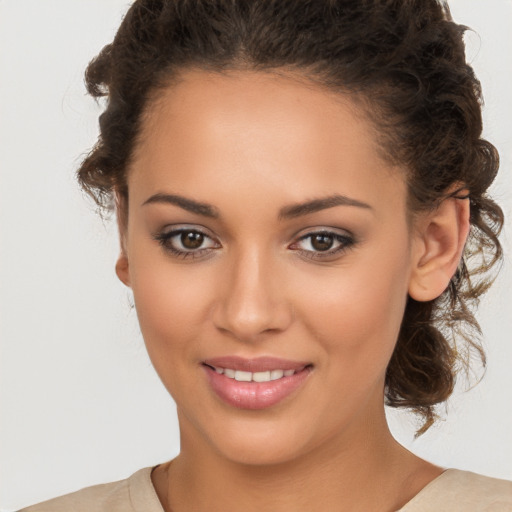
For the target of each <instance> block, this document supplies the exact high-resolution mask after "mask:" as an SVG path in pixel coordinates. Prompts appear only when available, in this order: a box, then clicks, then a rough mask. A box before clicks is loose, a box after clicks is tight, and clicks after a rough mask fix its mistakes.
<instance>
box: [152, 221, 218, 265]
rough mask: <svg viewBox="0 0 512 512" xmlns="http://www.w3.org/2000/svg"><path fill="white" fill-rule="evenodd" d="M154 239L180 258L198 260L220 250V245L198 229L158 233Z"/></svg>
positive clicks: (181, 229) (180, 229)
mask: <svg viewBox="0 0 512 512" xmlns="http://www.w3.org/2000/svg"><path fill="white" fill-rule="evenodd" d="M154 239H155V240H157V241H158V243H159V244H160V245H161V246H162V247H163V248H164V250H165V251H167V252H169V253H171V255H173V256H176V257H178V258H197V257H200V256H203V255H205V254H206V253H207V252H210V251H211V250H212V249H218V248H219V247H220V244H219V243H218V242H216V241H215V240H213V239H212V238H211V237H210V236H208V235H207V234H206V233H203V232H202V231H200V230H198V229H192V228H179V229H173V230H170V231H165V232H162V233H158V234H157V235H155V236H154Z"/></svg>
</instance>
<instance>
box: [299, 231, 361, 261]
mask: <svg viewBox="0 0 512 512" xmlns="http://www.w3.org/2000/svg"><path fill="white" fill-rule="evenodd" d="M353 244H354V240H353V239H352V238H351V237H350V236H348V235H342V234H340V233H334V232H331V231H319V232H316V233H308V234H307V235H305V236H303V237H301V238H300V239H299V241H298V242H296V243H294V244H293V245H292V247H291V248H292V249H296V250H299V251H301V252H303V253H309V254H310V257H311V256H312V257H316V258H318V257H323V256H330V255H333V254H337V253H338V252H341V251H344V250H346V249H348V248H349V247H350V246H351V245H353Z"/></svg>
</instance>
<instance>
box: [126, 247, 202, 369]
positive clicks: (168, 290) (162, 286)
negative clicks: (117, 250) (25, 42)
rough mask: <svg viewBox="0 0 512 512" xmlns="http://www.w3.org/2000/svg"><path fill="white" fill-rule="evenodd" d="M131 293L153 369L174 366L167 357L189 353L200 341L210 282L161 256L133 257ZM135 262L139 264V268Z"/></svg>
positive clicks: (194, 270)
mask: <svg viewBox="0 0 512 512" xmlns="http://www.w3.org/2000/svg"><path fill="white" fill-rule="evenodd" d="M132 260H133V266H132V268H133V269H134V272H132V289H133V294H134V298H135V305H136V310H137V316H138V319H139V323H140V328H141V331H142V334H143V337H144V341H145V343H146V346H147V349H148V352H149V355H150V357H151V359H152V360H153V363H154V365H155V367H157V369H158V367H159V366H160V365H161V362H162V361H165V363H166V364H173V362H175V360H173V361H170V360H168V359H170V356H171V355H172V354H174V353H176V352H177V351H185V352H188V351H190V350H191V348H192V347H193V346H194V345H192V344H191V343H190V341H191V340H196V341H197V340H198V339H200V338H201V337H200V331H201V329H202V327H203V325H204V318H205V315H206V313H207V306H206V302H205V299H206V297H208V295H209V293H208V290H207V287H208V283H209V280H208V279H207V278H206V276H204V272H203V273H202V274H201V273H199V272H198V271H197V269H196V268H194V265H187V264H186V263H185V264H183V265H176V264H169V262H168V261H166V259H165V258H162V257H161V255H160V256H159V257H155V258H144V256H143V255H140V258H138V257H137V256H136V255H135V257H132ZM138 261H140V262H141V263H142V264H140V265H138V264H137V263H138Z"/></svg>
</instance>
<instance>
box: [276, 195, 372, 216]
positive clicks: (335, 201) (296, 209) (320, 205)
mask: <svg viewBox="0 0 512 512" xmlns="http://www.w3.org/2000/svg"><path fill="white" fill-rule="evenodd" d="M334 206H355V207H357V208H365V209H368V210H373V208H372V207H371V206H370V205H369V204H367V203H363V202H362V201H358V200H357V199H352V198H350V197H347V196H342V195H340V194H334V195H332V196H328V197H324V198H320V199H313V200H312V201H307V202H305V203H297V204H292V205H290V206H285V207H284V208H281V210H280V212H279V220H284V219H294V218H296V217H300V216H302V215H308V214H310V213H315V212H318V211H320V210H325V209H327V208H333V207H334Z"/></svg>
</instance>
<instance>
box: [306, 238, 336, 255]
mask: <svg viewBox="0 0 512 512" xmlns="http://www.w3.org/2000/svg"><path fill="white" fill-rule="evenodd" d="M333 243H334V240H333V237H332V236H330V235H315V236H314V237H313V240H312V241H311V245H312V246H313V247H314V248H315V249H316V250H317V251H328V250H329V249H330V248H331V247H332V244H333Z"/></svg>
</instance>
